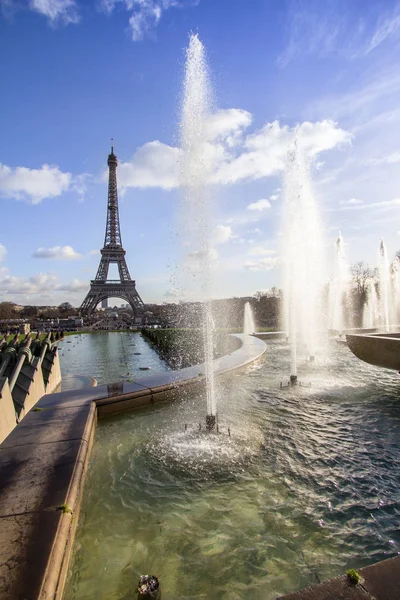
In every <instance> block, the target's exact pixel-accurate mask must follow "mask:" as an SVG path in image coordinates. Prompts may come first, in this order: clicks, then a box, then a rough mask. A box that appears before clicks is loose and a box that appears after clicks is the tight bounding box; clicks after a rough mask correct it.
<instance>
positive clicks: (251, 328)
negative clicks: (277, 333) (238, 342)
mask: <svg viewBox="0 0 400 600" xmlns="http://www.w3.org/2000/svg"><path fill="white" fill-rule="evenodd" d="M243 321H244V323H243V333H248V334H251V333H255V331H256V326H255V324H254V317H253V311H252V310H251V306H250V302H246V303H245V305H244V319H243Z"/></svg>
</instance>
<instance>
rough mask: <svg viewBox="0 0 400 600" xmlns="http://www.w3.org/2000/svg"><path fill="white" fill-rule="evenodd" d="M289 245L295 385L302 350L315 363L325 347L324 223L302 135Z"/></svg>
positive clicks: (289, 177) (287, 284) (294, 168)
mask: <svg viewBox="0 0 400 600" xmlns="http://www.w3.org/2000/svg"><path fill="white" fill-rule="evenodd" d="M283 240H284V247H283V249H282V255H283V270H284V300H285V308H284V310H285V320H286V330H287V331H288V337H289V342H290V348H291V372H290V383H291V385H295V384H296V383H297V356H298V354H299V350H300V348H301V349H304V350H305V353H306V356H307V357H308V358H309V360H311V361H313V360H314V358H315V355H316V351H317V348H318V347H319V346H320V342H321V339H320V336H321V331H322V326H321V325H322V315H321V290H322V289H323V284H324V270H323V258H322V256H323V244H322V239H321V223H320V219H319V215H318V208H317V203H316V201H315V198H314V195H313V192H312V189H311V181H310V175H309V171H308V168H307V159H306V157H305V156H304V152H303V150H302V148H301V136H300V131H299V130H297V131H296V133H295V139H294V142H293V146H292V148H291V149H290V151H289V153H288V157H287V167H286V176H285V208H284V234H283Z"/></svg>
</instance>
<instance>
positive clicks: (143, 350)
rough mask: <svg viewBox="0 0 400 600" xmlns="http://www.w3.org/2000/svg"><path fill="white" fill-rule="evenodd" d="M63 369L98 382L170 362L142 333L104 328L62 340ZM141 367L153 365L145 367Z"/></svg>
mask: <svg viewBox="0 0 400 600" xmlns="http://www.w3.org/2000/svg"><path fill="white" fill-rule="evenodd" d="M58 347H59V354H60V363H61V373H62V375H63V376H66V375H90V376H91V377H94V378H95V379H96V380H97V383H98V385H101V384H103V383H112V382H116V381H122V380H123V381H127V380H132V381H134V379H135V378H136V377H139V376H143V375H146V374H149V373H153V372H159V371H166V370H169V367H168V365H167V364H166V363H165V362H164V361H163V360H162V359H161V358H160V357H159V355H158V354H157V352H156V351H155V350H153V348H152V347H151V346H150V345H149V344H148V343H147V342H146V341H145V340H144V339H143V338H142V336H141V335H140V334H139V333H122V332H107V331H102V332H98V333H91V334H77V335H71V336H68V337H66V338H64V340H62V341H61V342H59V343H58ZM141 367H142V368H143V367H150V370H148V371H142V370H141Z"/></svg>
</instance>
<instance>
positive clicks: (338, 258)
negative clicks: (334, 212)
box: [329, 233, 350, 334]
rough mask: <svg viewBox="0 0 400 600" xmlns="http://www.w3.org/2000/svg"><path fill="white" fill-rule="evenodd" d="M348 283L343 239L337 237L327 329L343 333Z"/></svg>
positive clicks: (348, 273) (348, 276) (348, 271)
mask: <svg viewBox="0 0 400 600" xmlns="http://www.w3.org/2000/svg"><path fill="white" fill-rule="evenodd" d="M349 281H350V269H349V265H348V263H347V260H346V254H345V250H344V243H343V237H342V235H341V233H339V237H338V238H337V240H336V243H335V267H334V274H333V279H332V281H331V284H330V289H329V329H333V330H335V331H338V332H339V334H341V333H342V332H343V329H344V328H345V326H346V323H345V311H344V309H345V307H346V304H347V292H348V286H349Z"/></svg>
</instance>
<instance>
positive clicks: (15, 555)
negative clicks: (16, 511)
mask: <svg viewBox="0 0 400 600" xmlns="http://www.w3.org/2000/svg"><path fill="white" fill-rule="evenodd" d="M60 518H61V512H60V511H52V512H41V513H26V514H22V515H14V516H10V517H3V518H0V529H1V544H0V598H1V600H34V599H36V598H38V597H39V593H40V587H41V583H42V576H43V573H44V572H45V570H46V567H47V562H48V558H49V555H50V552H51V548H52V545H53V543H54V538H55V536H56V533H57V528H58V525H59V522H60Z"/></svg>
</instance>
